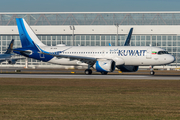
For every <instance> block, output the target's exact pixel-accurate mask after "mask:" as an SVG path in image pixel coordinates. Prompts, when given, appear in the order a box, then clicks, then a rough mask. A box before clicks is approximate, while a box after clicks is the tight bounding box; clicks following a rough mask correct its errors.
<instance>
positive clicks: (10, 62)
mask: <svg viewBox="0 0 180 120" xmlns="http://www.w3.org/2000/svg"><path fill="white" fill-rule="evenodd" d="M16 61H17V60H8V63H9V64H15V63H16Z"/></svg>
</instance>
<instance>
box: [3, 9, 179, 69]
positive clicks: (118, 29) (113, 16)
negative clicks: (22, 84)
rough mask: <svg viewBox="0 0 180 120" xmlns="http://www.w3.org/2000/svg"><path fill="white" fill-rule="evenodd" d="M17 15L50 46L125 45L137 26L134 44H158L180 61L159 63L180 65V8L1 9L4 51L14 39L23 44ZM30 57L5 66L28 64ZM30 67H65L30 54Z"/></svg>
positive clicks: (4, 63) (16, 43)
mask: <svg viewBox="0 0 180 120" xmlns="http://www.w3.org/2000/svg"><path fill="white" fill-rule="evenodd" d="M16 18H25V20H26V21H27V23H28V24H29V25H30V26H31V28H32V29H33V31H34V32H35V33H36V35H37V36H38V38H39V39H40V40H41V41H42V42H43V43H44V44H46V45H48V46H56V45H59V44H65V45H66V46H78V45H80V46H109V43H111V45H112V46H123V44H124V42H125V39H126V36H127V34H128V32H129V30H130V28H134V29H133V35H132V38H131V46H156V47H161V48H163V49H166V50H167V51H168V52H169V53H170V54H172V55H174V56H175V58H176V61H175V62H174V63H171V64H170V65H165V66H158V67H160V68H162V67H168V68H177V67H179V66H180V12H43V13H42V12H39V13H38V12H33V13H31V12H28V13H24V12H19V13H13V12H12V13H0V51H1V52H0V53H1V54H2V53H4V52H5V51H6V49H7V47H8V45H9V43H10V41H11V40H12V39H15V43H14V48H17V47H21V42H20V38H19V34H18V29H17V26H16V20H15V19H16ZM25 64H26V60H25V59H22V60H18V61H17V63H16V64H15V65H9V64H8V62H2V63H1V66H3V67H6V66H7V67H25ZM28 66H29V67H56V68H58V67H63V66H60V65H53V64H49V63H45V62H42V61H38V60H34V59H30V58H28Z"/></svg>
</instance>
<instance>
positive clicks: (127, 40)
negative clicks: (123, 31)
mask: <svg viewBox="0 0 180 120" xmlns="http://www.w3.org/2000/svg"><path fill="white" fill-rule="evenodd" d="M132 32H133V28H131V29H130V31H129V34H128V36H127V38H126V41H125V43H124V46H130V40H131V36H132Z"/></svg>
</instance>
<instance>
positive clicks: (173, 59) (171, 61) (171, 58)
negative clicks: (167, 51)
mask: <svg viewBox="0 0 180 120" xmlns="http://www.w3.org/2000/svg"><path fill="white" fill-rule="evenodd" d="M169 61H170V63H173V62H174V61H176V58H175V57H174V56H172V55H171V57H170V58H169Z"/></svg>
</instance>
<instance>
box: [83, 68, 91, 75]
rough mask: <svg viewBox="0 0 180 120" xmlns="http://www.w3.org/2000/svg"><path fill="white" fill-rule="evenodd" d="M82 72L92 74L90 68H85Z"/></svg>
mask: <svg viewBox="0 0 180 120" xmlns="http://www.w3.org/2000/svg"><path fill="white" fill-rule="evenodd" d="M84 73H85V74H86V75H91V74H92V70H91V69H86V70H85V71H84Z"/></svg>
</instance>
